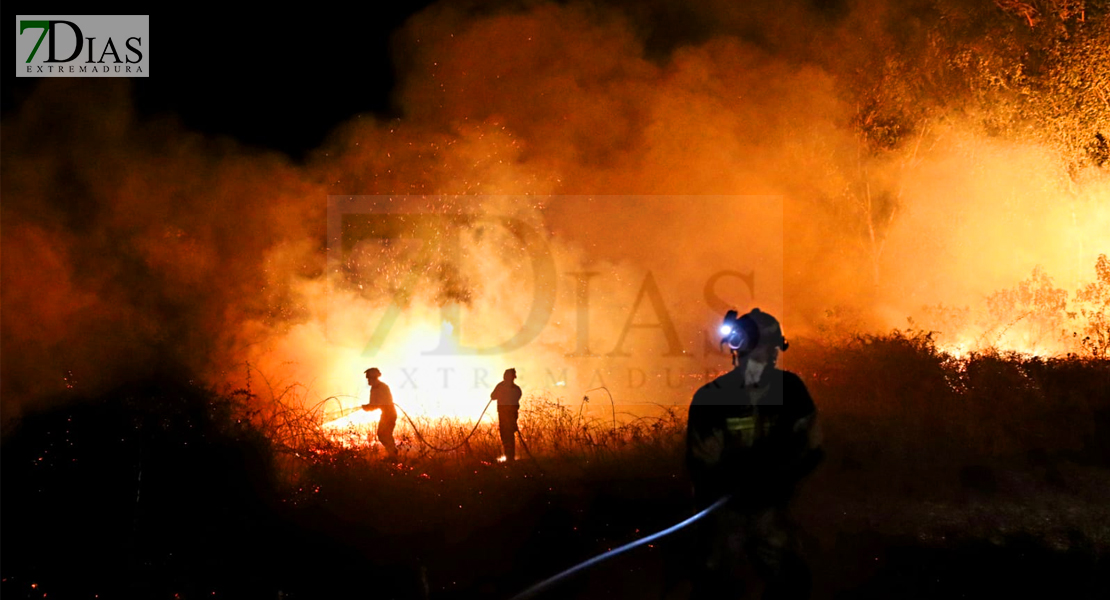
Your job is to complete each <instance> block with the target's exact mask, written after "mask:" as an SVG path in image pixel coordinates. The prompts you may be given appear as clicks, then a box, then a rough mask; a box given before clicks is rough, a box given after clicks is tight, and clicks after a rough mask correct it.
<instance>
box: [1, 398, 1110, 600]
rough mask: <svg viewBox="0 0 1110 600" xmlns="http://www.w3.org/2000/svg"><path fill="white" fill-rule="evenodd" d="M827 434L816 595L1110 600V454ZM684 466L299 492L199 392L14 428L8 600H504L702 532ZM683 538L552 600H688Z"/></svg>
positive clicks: (612, 467)
mask: <svg viewBox="0 0 1110 600" xmlns="http://www.w3.org/2000/svg"><path fill="white" fill-rule="evenodd" d="M826 422H827V424H828V427H827V432H826V434H827V436H826V437H827V439H826V447H827V449H828V458H827V459H826V461H825V463H824V464H823V465H822V466H821V467H820V468H819V470H818V471H817V472H816V473H815V474H814V475H812V476H811V477H810V479H809V480H807V481H806V482H805V483H804V484H803V486H802V487H801V489H800V490H799V496H798V499H797V502H796V505H795V507H794V515H795V518H796V519H797V521H798V523H799V524H800V526H801V528H802V530H803V532H804V533H803V535H802V536H801V543H802V547H803V552H804V554H805V556H806V558H807V560H808V562H809V564H810V566H811V568H812V569H813V571H814V578H815V590H814V597H816V598H940V597H944V598H949V597H954V598H986V597H991V598H993V597H1000V596H1009V595H1019V596H1021V597H1028V596H1032V595H1042V596H1046V597H1069V598H1106V597H1110V558H1108V557H1110V552H1108V550H1110V503H1108V502H1106V500H1107V498H1110V468H1108V467H1107V465H1106V464H1105V462H1104V460H1103V458H1102V455H1101V454H1099V453H1095V454H1091V453H1089V452H1088V453H1085V452H1082V451H1075V452H1055V453H1054V452H1044V451H1033V452H1019V453H1011V454H1008V455H1001V456H993V457H991V458H990V459H982V460H978V459H977V457H975V456H966V455H965V456H963V457H961V458H952V456H958V454H959V453H955V454H953V453H952V452H943V453H942V452H939V451H938V452H937V456H936V457H933V456H929V455H925V456H920V455H918V456H913V457H907V456H905V455H899V454H898V453H884V452H882V451H881V445H879V446H874V445H864V444H859V443H856V440H857V437H859V438H866V439H868V440H874V439H881V437H882V433H883V430H882V429H881V427H880V426H878V425H876V427H879V429H877V430H872V431H868V432H861V431H860V430H859V427H860V425H859V424H858V423H857V422H855V421H852V420H848V419H838V418H837V416H836V415H835V414H833V415H828V417H827V419H826ZM672 441H673V440H672ZM952 443H954V442H952V441H951V440H937V444H938V446H937V447H938V448H941V447H943V446H945V445H950V444H952ZM677 449H678V445H677V444H673V445H669V442H666V441H657V444H656V446H654V447H647V448H644V449H640V450H635V449H633V450H628V451H626V452H625V453H624V454H620V455H617V454H614V455H613V456H611V457H610V458H609V459H604V458H603V459H600V460H599V459H597V458H596V457H595V458H594V459H590V460H582V459H574V458H568V457H558V456H542V457H539V459H538V462H537V461H531V460H522V461H519V462H518V463H517V464H515V465H512V466H508V467H506V466H503V465H497V464H496V463H494V464H489V463H488V462H487V461H483V460H482V459H481V457H457V458H455V459H453V460H450V461H447V460H439V461H431V460H424V461H414V462H412V463H410V464H406V465H402V466H390V465H387V464H386V463H383V462H381V461H380V460H377V459H376V458H374V457H369V458H367V457H365V456H352V457H346V458H344V459H342V460H339V459H336V460H333V461H330V462H329V461H322V462H320V461H318V462H317V463H315V464H314V465H313V466H311V467H310V468H302V469H301V470H299V471H298V472H297V474H296V476H295V478H291V477H293V476H291V475H290V474H289V471H288V469H286V468H278V469H275V468H274V465H275V464H279V465H288V464H289V460H287V459H288V457H282V456H281V453H280V452H279V451H278V450H277V449H276V448H275V446H274V445H273V444H272V443H271V442H270V441H269V440H268V439H267V438H266V437H265V435H263V434H262V433H261V432H260V431H258V430H256V429H254V428H251V427H249V426H245V425H243V424H241V423H236V419H235V416H234V414H233V413H232V412H229V411H228V410H227V409H226V407H224V406H223V405H221V404H220V403H213V402H212V401H211V398H209V397H208V396H207V395H206V394H205V393H202V392H200V391H198V390H196V389H193V388H190V387H188V386H179V387H176V388H167V386H165V385H164V384H160V385H159V386H158V387H141V386H140V387H133V388H129V389H126V390H119V391H117V392H114V393H113V394H110V395H108V396H106V397H105V398H101V399H100V400H98V401H96V402H85V403H81V404H77V405H71V406H70V407H69V408H62V409H55V410H52V411H49V412H43V413H39V414H33V415H27V416H26V417H25V418H24V419H23V420H22V421H21V422H20V423H19V424H18V425H16V426H14V427H13V428H11V429H9V431H8V432H7V433H6V434H5V436H4V439H3V447H2V454H0V456H2V461H3V462H2V472H3V487H2V503H0V507H2V525H0V531H2V532H3V537H2V553H0V555H2V564H0V571H2V572H0V578H2V582H0V593H2V594H3V596H4V597H5V598H43V597H48V598H202V597H203V598H212V597H216V598H220V597H225V598H422V597H431V598H469V597H476V596H482V597H492V598H506V597H510V596H511V595H512V594H513V593H516V592H518V591H520V590H522V589H524V588H526V587H528V586H529V585H530V584H532V583H535V582H536V581H539V580H541V579H543V578H544V577H546V576H549V575H551V574H554V573H556V572H558V571H560V570H561V569H564V568H566V567H569V566H571V565H573V564H575V563H576V562H578V561H581V560H583V559H586V558H588V557H590V556H593V555H595V554H597V553H598V552H602V551H605V550H607V549H609V548H612V547H616V546H618V545H620V544H622V543H625V542H628V541H631V540H633V539H636V538H637V537H639V536H641V535H644V534H646V533H649V532H653V531H656V530H658V529H662V528H664V527H666V526H668V525H670V524H672V523H674V522H677V521H679V520H681V519H682V518H684V517H686V516H688V515H689V514H690V513H691V503H690V498H689V487H688V484H687V482H686V479H685V476H684V474H683V472H682V467H681V461H680V460H679V455H678V452H677ZM940 456H944V457H946V458H944V459H943V460H942V459H941V458H939V457H940ZM691 544H692V537H691V536H689V535H686V534H677V535H675V536H673V537H671V538H669V539H667V540H666V541H664V542H661V543H660V544H657V545H655V546H654V547H652V548H643V549H640V550H637V551H635V552H633V553H630V554H629V555H627V556H624V557H621V558H619V559H616V560H614V561H612V562H610V563H607V564H605V565H604V566H602V567H598V568H597V569H594V570H592V571H589V572H587V573H586V574H584V575H583V576H581V577H579V578H576V579H575V580H572V581H570V582H569V583H567V584H566V585H564V586H561V587H559V588H556V589H554V590H552V592H551V593H550V594H548V595H547V596H545V597H582V598H600V597H604V598H625V597H636V598H651V597H658V598H664V597H666V598H684V597H685V596H686V595H687V593H688V590H689V583H688V581H687V571H686V565H687V564H688V562H689V560H688V558H689V556H690V555H691V552H692V551H691Z"/></svg>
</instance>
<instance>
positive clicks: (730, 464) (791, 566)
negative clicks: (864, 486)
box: [686, 309, 823, 598]
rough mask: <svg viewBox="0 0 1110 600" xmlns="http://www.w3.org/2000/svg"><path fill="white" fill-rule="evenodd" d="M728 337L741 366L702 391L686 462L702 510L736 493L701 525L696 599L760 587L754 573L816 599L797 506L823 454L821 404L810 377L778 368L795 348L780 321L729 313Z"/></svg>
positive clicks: (768, 593)
mask: <svg viewBox="0 0 1110 600" xmlns="http://www.w3.org/2000/svg"><path fill="white" fill-rule="evenodd" d="M721 334H722V336H723V339H722V341H721V343H722V345H724V344H728V346H729V348H730V350H731V351H732V355H733V370H732V371H730V372H729V373H726V374H725V375H722V376H721V377H718V378H717V379H715V380H713V381H711V382H709V383H708V384H706V385H704V386H702V387H701V388H700V389H699V390H698V391H697V393H695V394H694V399H693V402H691V404H690V415H689V421H688V423H687V435H686V459H687V465H688V468H689V470H690V474H691V477H692V479H693V483H694V496H695V500H696V502H697V503H698V505H699V508H703V507H705V506H708V505H709V504H712V503H713V502H714V501H716V500H717V499H718V498H721V497H722V496H726V495H731V497H732V498H731V500H730V501H729V502H728V503H727V504H726V505H725V506H724V507H722V508H721V509H720V510H718V511H717V512H715V513H713V514H712V515H711V518H710V520H709V521H708V523H707V524H706V525H704V526H703V528H702V530H701V532H702V537H701V543H702V546H701V547H702V549H703V551H704V552H703V553H702V554H701V555H700V556H699V557H698V560H699V564H698V566H697V573H696V575H695V580H694V594H693V597H694V598H740V597H744V596H746V595H747V594H749V593H751V591H752V590H750V589H745V579H751V578H750V577H745V571H748V572H751V571H754V573H755V574H756V575H758V578H759V579H761V580H762V582H763V585H764V587H763V598H806V597H808V596H809V590H810V574H809V569H808V568H807V567H806V565H805V563H804V562H802V560H801V558H800V557H799V555H798V553H797V548H796V547H795V540H794V536H793V535H792V532H791V530H792V525H791V522H790V520H789V518H788V514H787V506H788V504H789V502H790V499H791V497H792V496H793V492H794V487H795V485H796V484H797V483H798V481H799V480H800V479H801V478H802V477H803V476H804V475H806V474H807V473H809V472H810V471H812V470H813V469H814V468H815V467H816V466H817V464H818V463H819V462H820V460H821V457H822V455H823V454H822V451H821V449H820V439H819V437H820V435H819V433H818V430H817V427H816V425H817V421H816V419H817V409H816V407H815V406H814V404H813V399H812V398H810V395H809V391H808V390H806V386H805V384H804V383H802V380H801V379H800V378H799V377H798V376H797V375H795V374H794V373H791V372H789V371H782V370H780V369H778V368H777V367H776V361H777V359H778V354H779V352H780V351H784V350H786V349H787V347H788V344H787V343H786V340H785V339H784V338H783V335H782V329H781V327H780V325H779V322H778V321H777V320H776V319H775V318H774V317H772V316H771V315H768V314H767V313H764V312H760V310H759V309H754V310H752V311H751V312H750V313H748V314H746V315H743V316H738V315H737V313H736V311H729V313H728V315H726V317H725V322H724V324H723V325H722V327H721ZM745 557H746V560H745ZM745 565H748V566H750V570H748V569H745Z"/></svg>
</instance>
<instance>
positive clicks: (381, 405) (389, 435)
mask: <svg viewBox="0 0 1110 600" xmlns="http://www.w3.org/2000/svg"><path fill="white" fill-rule="evenodd" d="M364 373H366V383H369V384H370V402H369V403H368V404H363V405H362V410H365V411H371V410H380V411H382V415H381V418H379V419H378V441H379V442H381V444H382V447H383V448H385V451H386V453H388V455H389V457H390V458H394V457H396V456H397V444H395V443H394V442H393V428H394V427H396V426H397V408H396V407H394V406H393V392H391V391H389V386H388V385H386V384H385V383H384V382H382V380H381V377H382V372H381V371H379V370H378V368H377V367H370V368H369V369H366V371H364Z"/></svg>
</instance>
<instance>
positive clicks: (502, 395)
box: [489, 369, 527, 462]
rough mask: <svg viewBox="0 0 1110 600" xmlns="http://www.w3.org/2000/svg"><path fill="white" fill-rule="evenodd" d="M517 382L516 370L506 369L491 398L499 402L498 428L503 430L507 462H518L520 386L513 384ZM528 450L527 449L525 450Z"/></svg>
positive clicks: (502, 440)
mask: <svg viewBox="0 0 1110 600" xmlns="http://www.w3.org/2000/svg"><path fill="white" fill-rule="evenodd" d="M515 380H516V369H506V370H505V377H504V379H502V380H501V381H500V382H498V384H497V386H496V387H494V388H493V392H491V393H490V395H489V397H490V399H491V400H497V427H498V429H500V430H501V445H502V446H503V447H504V449H505V461H506V462H512V461H513V460H516V439H515V438H514V437H513V434H515V433H516V431H517V426H516V419H517V417H518V416H519V415H520V396H521V392H520V386H518V385H517V384H515V383H513V382H514V381H515ZM525 450H527V448H525Z"/></svg>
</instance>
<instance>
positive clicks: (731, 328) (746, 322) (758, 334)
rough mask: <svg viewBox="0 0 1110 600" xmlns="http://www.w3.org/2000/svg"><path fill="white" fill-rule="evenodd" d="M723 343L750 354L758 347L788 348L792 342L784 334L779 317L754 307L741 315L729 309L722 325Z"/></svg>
mask: <svg viewBox="0 0 1110 600" xmlns="http://www.w3.org/2000/svg"><path fill="white" fill-rule="evenodd" d="M721 344H722V345H724V344H728V347H729V349H730V350H732V351H733V352H735V353H737V354H748V353H750V352H752V351H753V350H755V349H756V348H761V347H762V348H780V349H782V350H786V349H787V348H788V347H790V344H788V343H787V342H786V339H785V338H784V337H783V335H782V326H781V325H779V321H778V319H776V318H774V317H772V316H771V315H769V314H767V313H765V312H763V311H761V310H759V309H758V308H753V309H752V311H751V312H749V313H748V314H746V315H743V316H740V315H739V313H737V312H736V311H735V310H730V311H728V314H726V315H725V320H724V323H723V324H722V325H721Z"/></svg>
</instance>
